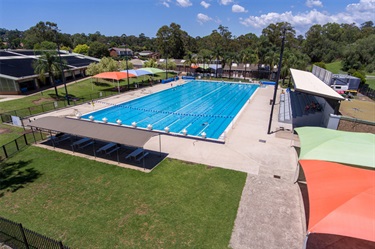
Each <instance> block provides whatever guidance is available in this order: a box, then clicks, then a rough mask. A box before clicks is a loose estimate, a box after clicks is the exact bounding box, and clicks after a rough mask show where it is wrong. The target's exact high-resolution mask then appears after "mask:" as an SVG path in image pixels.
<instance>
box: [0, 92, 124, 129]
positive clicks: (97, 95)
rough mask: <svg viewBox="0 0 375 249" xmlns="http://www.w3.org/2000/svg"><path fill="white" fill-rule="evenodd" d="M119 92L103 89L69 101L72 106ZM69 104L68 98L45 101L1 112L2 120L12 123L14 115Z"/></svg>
mask: <svg viewBox="0 0 375 249" xmlns="http://www.w3.org/2000/svg"><path fill="white" fill-rule="evenodd" d="M117 94H118V92H106V91H103V92H98V93H92V94H89V95H84V96H81V97H74V98H70V99H69V102H70V106H75V105H80V104H83V103H85V102H90V101H92V100H95V99H101V98H106V97H110V96H113V95H117ZM68 106H69V105H68V102H67V100H57V101H54V102H50V103H45V104H42V105H36V106H31V107H27V108H23V109H18V110H14V111H9V112H5V113H1V114H0V120H1V122H2V123H11V122H12V116H17V117H20V118H21V119H24V118H27V117H30V116H33V115H36V114H41V113H44V112H49V111H54V110H57V109H61V108H65V107H68Z"/></svg>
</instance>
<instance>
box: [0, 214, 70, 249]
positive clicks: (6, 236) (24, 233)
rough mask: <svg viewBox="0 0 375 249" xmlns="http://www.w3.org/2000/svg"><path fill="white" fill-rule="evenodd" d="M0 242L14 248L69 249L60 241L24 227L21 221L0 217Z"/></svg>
mask: <svg viewBox="0 0 375 249" xmlns="http://www.w3.org/2000/svg"><path fill="white" fill-rule="evenodd" d="M0 242H2V243H3V244H5V245H7V246H10V247H11V248H14V249H24V248H25V249H34V248H35V249H37V248H42V249H43V248H45V249H55V248H56V249H69V247H67V246H64V245H63V243H62V242H61V241H56V240H54V239H51V238H48V237H46V236H43V235H41V234H39V233H36V232H34V231H31V230H29V229H27V228H24V227H23V226H22V224H21V223H16V222H14V221H11V220H8V219H5V218H3V217H0Z"/></svg>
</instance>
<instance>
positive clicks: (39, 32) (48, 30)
mask: <svg viewBox="0 0 375 249" xmlns="http://www.w3.org/2000/svg"><path fill="white" fill-rule="evenodd" d="M57 29H58V28H57V24H56V23H53V22H39V23H37V24H36V25H35V26H33V27H31V28H30V29H28V30H26V31H25V35H24V39H23V43H24V46H25V48H28V49H32V48H34V45H35V44H37V43H42V42H43V41H49V42H55V41H56V30H57Z"/></svg>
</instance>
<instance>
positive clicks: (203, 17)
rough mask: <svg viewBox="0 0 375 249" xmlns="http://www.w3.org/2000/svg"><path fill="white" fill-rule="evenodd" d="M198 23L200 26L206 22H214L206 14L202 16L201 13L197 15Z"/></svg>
mask: <svg viewBox="0 0 375 249" xmlns="http://www.w3.org/2000/svg"><path fill="white" fill-rule="evenodd" d="M197 21H198V22H199V23H200V24H203V23H205V22H209V21H212V18H211V17H209V16H207V15H205V14H202V13H199V14H198V15H197Z"/></svg>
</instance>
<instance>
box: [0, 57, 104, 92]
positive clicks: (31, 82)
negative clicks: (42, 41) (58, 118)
mask: <svg viewBox="0 0 375 249" xmlns="http://www.w3.org/2000/svg"><path fill="white" fill-rule="evenodd" d="M40 55H41V51H34V50H3V51H0V94H27V93H31V92H35V91H38V90H40V89H44V88H48V87H51V85H50V83H49V81H46V82H45V83H44V82H41V81H40V80H39V78H38V75H36V74H35V72H34V68H33V66H32V63H33V62H34V61H36V60H39V57H40ZM60 55H61V58H62V59H63V60H65V61H66V62H67V68H66V69H65V70H64V75H65V78H66V80H67V82H68V81H72V80H75V79H77V78H81V77H84V76H85V70H86V68H87V66H88V65H89V64H90V63H93V62H99V61H100V60H99V59H96V58H93V57H88V56H84V55H81V54H75V53H70V52H67V51H60Z"/></svg>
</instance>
